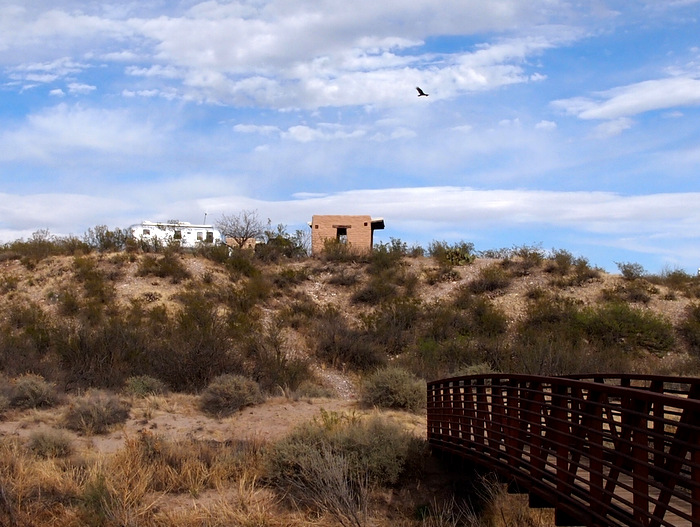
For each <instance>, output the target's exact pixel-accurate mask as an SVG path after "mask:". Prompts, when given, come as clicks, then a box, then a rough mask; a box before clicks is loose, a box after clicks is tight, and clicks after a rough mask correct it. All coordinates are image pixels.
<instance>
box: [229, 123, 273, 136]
mask: <svg viewBox="0 0 700 527" xmlns="http://www.w3.org/2000/svg"><path fill="white" fill-rule="evenodd" d="M233 129H234V131H236V132H240V133H243V134H262V135H270V134H278V133H280V132H281V130H280V129H279V128H278V127H277V126H269V125H268V126H266V125H256V124H237V125H235V126H234V127H233Z"/></svg>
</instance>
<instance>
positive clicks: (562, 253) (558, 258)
mask: <svg viewBox="0 0 700 527" xmlns="http://www.w3.org/2000/svg"><path fill="white" fill-rule="evenodd" d="M549 260H550V261H549V262H548V264H547V265H546V267H545V271H546V272H548V273H553V274H557V275H559V276H565V275H567V274H569V271H571V268H572V267H573V265H574V255H573V254H571V253H570V252H569V251H567V250H565V249H556V250H553V251H552V254H551V256H550V258H549Z"/></svg>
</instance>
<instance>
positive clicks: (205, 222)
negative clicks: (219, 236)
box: [204, 212, 207, 225]
mask: <svg viewBox="0 0 700 527" xmlns="http://www.w3.org/2000/svg"><path fill="white" fill-rule="evenodd" d="M206 224H207V213H206V212H205V213H204V225H206Z"/></svg>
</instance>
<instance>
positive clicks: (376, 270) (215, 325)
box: [0, 247, 700, 526]
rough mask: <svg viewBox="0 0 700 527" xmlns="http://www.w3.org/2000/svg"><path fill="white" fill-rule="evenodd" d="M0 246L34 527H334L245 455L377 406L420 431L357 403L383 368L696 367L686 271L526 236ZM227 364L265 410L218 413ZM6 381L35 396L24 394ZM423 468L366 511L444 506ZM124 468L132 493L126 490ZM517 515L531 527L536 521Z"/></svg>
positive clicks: (417, 421) (13, 394)
mask: <svg viewBox="0 0 700 527" xmlns="http://www.w3.org/2000/svg"><path fill="white" fill-rule="evenodd" d="M399 249H400V247H399ZM1 256H3V258H0V361H1V362H0V366H1V367H2V371H3V372H4V377H3V378H2V383H0V403H1V404H2V406H3V408H4V416H3V420H2V422H0V437H2V442H0V490H2V491H3V492H2V494H3V496H6V498H3V499H5V505H2V504H0V505H2V506H0V517H4V518H5V519H7V518H24V520H22V521H28V520H26V518H29V517H31V516H32V514H36V513H37V510H39V509H40V510H42V511H43V512H42V513H43V514H44V516H43V518H44V520H45V521H50V522H52V523H53V524H55V525H78V524H85V523H88V524H95V525H98V524H99V525H122V524H125V523H129V522H128V521H127V520H129V518H131V520H133V519H134V518H133V517H132V515H136V516H135V517H138V518H141V520H139V521H141V523H140V524H143V525H146V524H147V525H183V526H184V525H200V524H203V523H202V522H205V521H211V522H213V523H212V524H222V523H221V522H223V524H226V522H229V523H231V522H234V523H238V524H245V525H310V524H314V525H317V524H318V521H322V523H323V522H327V521H330V522H331V523H332V522H333V521H335V520H331V519H329V518H330V517H329V516H328V515H327V514H322V515H321V516H320V518H321V520H319V517H316V516H314V515H313V514H311V513H310V512H309V511H308V510H306V509H298V508H295V507H291V508H290V507H289V506H288V505H287V504H286V503H287V502H286V501H285V500H282V499H281V498H280V497H279V494H278V493H275V492H273V489H274V485H272V486H271V482H270V481H266V480H265V478H269V477H270V476H269V475H268V476H264V475H265V474H266V473H267V472H266V471H269V468H265V467H266V466H267V465H266V463H267V462H264V461H263V459H264V457H265V456H264V455H263V454H262V453H261V452H262V451H263V450H265V449H266V448H269V447H270V445H275V444H278V443H279V442H280V441H281V442H282V443H284V441H285V438H286V437H288V435H289V434H290V433H292V434H293V433H294V432H292V431H293V430H296V428H295V427H297V426H298V425H299V424H301V423H305V422H307V423H308V422H316V423H321V424H320V426H321V430H325V432H315V433H332V434H338V433H341V432H338V430H343V429H344V428H343V427H348V426H349V427H350V429H352V427H354V426H359V423H362V422H368V421H366V420H367V419H370V420H371V419H373V418H375V417H377V416H381V418H382V419H384V420H387V422H391V423H398V425H399V427H400V429H401V430H403V431H404V432H405V433H408V434H409V435H410V436H411V437H414V438H423V437H424V434H425V415H424V412H421V411H418V412H411V411H404V410H401V409H394V410H378V409H374V408H371V407H369V406H368V405H366V404H362V402H363V399H362V397H363V393H362V383H363V381H365V380H367V379H368V378H369V376H370V375H371V374H372V372H374V371H377V370H381V369H382V368H384V367H386V366H387V365H391V366H395V367H398V368H400V369H401V370H402V371H406V372H408V373H409V374H411V375H413V376H416V377H419V378H423V379H427V378H434V377H440V376H446V375H453V374H462V373H469V372H482V371H499V370H501V371H524V372H528V373H538V374H565V373H580V372H591V371H594V370H595V371H630V372H631V371H636V372H646V373H667V374H672V373H677V374H683V375H692V374H696V373H697V372H698V371H700V366H699V361H698V353H697V346H698V342H699V341H700V339H698V329H697V328H698V327H700V322H699V320H698V319H700V313H699V311H700V309H699V308H698V307H697V306H698V293H699V292H700V283H699V282H698V279H697V277H690V276H687V275H685V274H683V273H669V274H667V275H665V276H646V275H641V274H639V273H637V274H635V272H634V271H636V268H634V266H629V267H626V268H624V269H623V270H624V271H625V273H624V274H625V276H623V275H611V274H607V273H604V272H602V271H600V270H598V269H593V268H591V267H589V266H588V264H587V262H586V261H585V260H583V259H575V258H573V257H571V255H569V254H567V253H566V252H564V251H561V252H558V253H555V254H554V255H551V256H544V255H542V254H540V253H538V252H537V251H533V250H531V249H528V248H521V249H518V250H514V251H513V252H511V253H509V254H506V255H499V256H500V257H498V258H483V257H482V258H469V259H468V260H471V261H468V262H467V261H464V262H461V263H463V264H464V265H453V264H452V263H451V261H450V260H449V259H446V258H445V255H444V254H443V255H440V254H438V255H436V256H435V257H426V256H422V255H420V256H409V255H408V254H407V252H406V251H405V250H397V247H381V248H380V250H378V251H377V252H376V253H375V254H374V255H372V256H370V257H365V258H359V259H358V258H354V257H352V255H349V254H346V253H342V252H339V253H336V254H330V255H329V256H328V257H326V258H322V259H314V258H300V259H299V258H297V259H288V258H285V257H283V256H279V255H277V256H275V257H270V255H269V254H268V255H267V256H266V257H265V258H261V257H260V256H255V255H253V254H252V253H245V252H240V253H238V252H237V253H234V254H233V255H232V256H228V255H227V254H226V253H222V252H217V251H198V252H194V253H192V252H180V251H173V250H168V251H165V252H161V253H147V252H146V253H144V252H138V251H131V252H129V251H118V252H104V253H99V252H97V251H91V252H88V253H84V252H78V253H76V254H44V255H42V257H36V256H35V255H32V256H31V257H30V256H28V255H22V254H18V253H16V252H10V251H6V252H5V253H2V255H1ZM492 256H493V255H492ZM223 373H232V374H241V375H243V376H244V377H245V378H246V379H249V380H251V381H254V382H255V384H256V386H259V388H260V390H261V393H262V395H263V399H264V401H263V399H261V400H260V401H263V402H260V401H256V402H255V403H250V404H249V403H245V404H243V405H242V406H241V407H240V409H238V410H237V411H233V412H230V413H226V414H216V415H212V413H211V412H210V411H207V408H206V406H205V404H204V403H203V401H204V396H205V395H206V394H207V393H208V390H209V389H210V382H211V381H212V380H214V379H216V378H217V376H218V375H220V374H223ZM27 374H32V375H27ZM35 375H40V376H41V377H36V376H35ZM144 375H145V376H146V377H143V379H146V380H138V379H142V377H141V376H144ZM42 378H43V380H42ZM134 379H137V380H138V382H136V383H135V382H134ZM44 380H45V381H47V382H48V384H43V383H44ZM156 381H157V382H158V383H160V384H148V383H156ZM139 382H141V383H146V384H145V385H140V384H138V383H139ZM27 386H29V388H28V389H27V388H26V387H27ZM134 386H136V388H134ZM144 386H147V388H146V389H144ZM153 386H162V388H163V390H162V391H161V390H160V388H159V389H158V390H156V389H153V391H152V392H151V391H150V390H151V388H149V387H153ZM20 387H25V389H26V390H27V391H28V393H29V394H30V395H26V393H25V394H24V399H22V398H20V399H18V398H17V393H18V391H20ZM50 387H51V388H50ZM256 389H257V388H256ZM98 390H101V391H98ZM3 394H4V395H3ZM17 401H19V402H17ZM88 404H91V405H93V406H91V407H90V412H92V414H95V413H99V411H105V412H106V414H107V415H108V416H110V417H111V416H113V415H115V414H118V413H119V412H120V411H123V412H125V413H123V415H122V416H121V418H119V419H115V420H114V421H110V422H106V423H105V424H106V426H105V427H104V428H103V429H100V430H98V429H97V424H92V425H90V426H85V422H84V421H85V420H86V419H88V418H87V417H85V416H83V417H80V418H79V420H78V421H79V422H78V423H77V425H75V426H73V427H71V425H70V424H66V423H67V416H68V415H70V413H71V411H74V410H76V409H80V408H81V407H82V406H84V405H88ZM122 409H123V410H122ZM92 414H91V417H90V418H92ZM100 424H101V423H100ZM362 426H365V425H362ZM382 426H385V425H382ZM304 433H310V432H309V431H307V432H304ZM394 433H398V432H391V433H390V434H389V436H391V435H392V434H394ZM380 435H382V434H380ZM333 437H335V435H334V436H333ZM401 443H402V444H407V443H406V440H405V439H403V440H402V441H401ZM47 444H50V445H53V446H54V447H55V445H56V444H63V445H64V446H66V445H67V446H66V449H67V450H66V453H64V454H51V455H47V454H46V453H45V449H46V448H48V447H47V446H46V445H47ZM37 445H43V446H37ZM236 445H238V446H236ZM241 445H245V447H244V448H245V456H249V457H246V458H245V459H248V461H245V462H243V464H242V465H241V461H240V459H239V460H238V461H236V462H233V461H232V459H231V458H230V456H232V455H234V454H235V456H241V455H243V454H241V453H237V452H238V450H236V449H240V448H243V447H241ZM144 449H145V450H144ZM231 449H233V450H231ZM273 450H274V447H273ZM32 452H34V454H32ZM38 452H41V453H42V454H41V455H39V456H38V457H37V453H38ZM193 453H194V454H193ZM146 454H148V455H147V456H146V457H145V458H143V459H142V456H144V455H146ZM166 454H167V459H168V460H169V461H168V463H171V464H172V463H175V465H172V466H177V467H179V468H178V472H182V471H183V470H184V469H183V466H185V465H187V464H188V463H189V464H191V465H192V467H195V466H197V467H200V465H201V464H202V463H204V462H205V460H209V461H207V463H209V464H208V465H206V467H205V468H201V467H200V469H198V470H201V471H202V472H201V473H199V472H198V473H194V472H193V473H191V474H190V475H189V476H188V477H190V478H191V479H189V480H188V482H182V481H180V480H179V479H178V480H177V482H171V483H169V484H167V485H165V484H163V485H161V486H158V485H156V484H155V483H154V481H155V480H154V478H159V477H165V476H163V475H162V474H163V473H161V472H157V473H156V472H154V473H151V472H150V471H151V470H156V469H152V468H148V469H147V468H146V467H150V466H151V465H152V464H153V460H154V459H156V458H157V459H160V458H159V457H158V456H166ZM224 454H225V457H224V458H220V457H219V456H221V455H224ZM192 455H194V456H195V459H191V458H189V457H187V456H192ZM26 456H29V457H26ZM123 456H132V457H134V456H135V457H134V459H141V460H142V462H143V463H146V464H145V465H143V466H142V465H138V464H137V465H134V467H132V469H133V471H135V472H133V471H132V472H128V471H127V472H128V473H127V472H125V473H124V475H120V476H119V477H123V478H127V479H124V480H120V479H118V478H117V480H114V481H113V480H112V479H109V478H111V475H110V476H108V484H107V487H105V489H102V490H101V491H100V492H106V493H107V494H105V496H107V495H108V496H110V497H109V498H107V497H103V498H100V500H102V501H99V503H98V504H97V505H95V504H93V505H89V504H90V503H91V502H90V499H89V498H87V497H86V496H89V495H90V492H97V489H96V488H94V485H95V481H99V478H101V477H104V474H105V472H102V470H103V469H102V468H100V467H105V466H112V465H110V464H111V463H122V464H123V463H124V459H123ZM149 456H150V457H149ZM153 456H156V458H153ZM421 456H422V454H421ZM419 458H420V456H419ZM18 459H19V460H22V461H21V462H20V465H21V466H22V467H23V468H22V470H21V471H20V470H19V466H20V465H18V461H17V460H18ZM421 459H422V458H421ZM173 460H175V461H173ZM177 460H179V461H177ZM183 463H185V465H183ZM231 463H233V464H231ZM127 466H131V465H129V464H128V463H127V464H126V465H124V467H127ZM158 466H160V465H158ZM187 466H190V465H187ZM246 466H247V467H248V468H247V469H243V468H242V467H246ZM66 467H71V468H69V469H68V471H67V472H66V470H65V469H66ZM77 467H83V468H82V469H78V468H77ZM124 467H122V466H119V468H118V469H114V470H115V474H122V472H121V471H122V470H127V469H126V468H124ZM215 467H217V468H215ZM224 469H225V470H227V471H229V472H226V474H227V475H225V476H222V475H221V474H220V471H221V470H224ZM81 470H82V471H83V475H82V476H79V473H80V471H81ZM158 470H160V469H158ZM162 470H166V472H167V471H168V470H172V467H171V468H168V467H167V466H165V467H164V468H162ZM192 470H194V468H193V469H192ZM422 470H424V471H427V472H423V475H422V476H421V477H420V479H419V481H422V483H416V480H414V479H411V478H410V477H409V478H408V479H406V480H401V481H400V482H394V483H392V484H390V485H388V486H380V487H379V488H380V489H383V490H375V492H374V493H373V494H372V499H371V504H372V505H371V510H372V512H371V517H372V518H373V520H372V523H373V524H376V525H406V526H409V525H421V526H426V525H431V524H429V523H426V520H422V521H420V522H416V520H414V519H411V518H412V515H411V513H410V511H411V510H412V509H413V508H415V507H418V506H422V505H421V504H425V503H430V501H431V499H435V498H436V497H437V496H440V497H443V496H444V497H445V499H447V496H448V495H449V492H451V491H450V490H449V489H450V488H451V485H452V483H450V481H449V480H448V479H445V478H444V475H443V474H442V472H441V469H438V468H436V467H432V468H431V467H424V468H423V469H422ZM144 471H147V472H148V477H146V475H144V474H146V472H144ZM167 473H169V474H171V475H170V476H168V477H170V478H173V477H174V475H173V474H172V473H170V472H167ZM21 474H24V476H21ZM31 474H34V475H33V476H31ZM67 474H68V475H67ZM197 474H199V475H197ZM216 474H219V475H218V476H217V475H216ZM115 477H117V476H115ZM405 477H408V476H405ZM22 478H24V479H22ZM66 478H67V479H66ZM95 478H97V479H95ZM130 478H131V479H130ZM133 478H136V479H133ZM144 478H145V479H144ZM192 478H194V479H192ZM257 478H261V482H263V481H264V482H263V483H262V484H258V483H256V480H257ZM120 481H121V483H120ZM127 481H130V482H131V483H127ZM134 481H139V482H142V484H143V488H142V489H141V490H140V491H138V492H136V491H135V490H134V491H133V492H134V493H135V494H134V495H129V494H128V493H126V492H127V490H128V489H129V488H132V487H133V485H134ZM91 482H92V483H91ZM91 485H93V486H91ZM382 485H385V484H382ZM490 488H491V491H490V492H496V491H495V490H494V488H495V487H490ZM47 489H48V490H47ZM91 489H92V490H91ZM109 489H111V490H109ZM120 492H121V493H122V494H120ZM124 493H126V494H124ZM47 496H48V498H47ZM51 496H54V497H53V498H51ZM511 499H512V498H503V497H502V500H505V501H501V502H499V503H501V504H502V503H509V504H508V505H507V508H508V509H509V510H510V513H512V514H514V515H515V516H512V518H517V517H519V516H518V515H523V514H526V513H525V512H523V509H522V506H521V505H517V506H515V505H513V503H512V502H510V501H508V500H511ZM47 500H48V501H47ZM86 500H87V501H86ZM104 500H107V501H104ZM110 500H112V501H110ZM129 500H131V501H129ZM149 500H150V501H149ZM108 505H109V506H108ZM117 505H118V506H117ZM433 505H434V507H435V508H439V507H438V504H437V502H435V503H434V504H433ZM501 506H502V507H504V505H501ZM86 507H87V508H86ZM91 507H92V508H91ZM312 509H313V507H312ZM511 509H512V510H511ZM310 510H311V509H310ZM450 510H451V512H450V514H456V512H455V511H454V510H452V509H450ZM22 511H24V513H25V514H24V515H23V514H22ZM501 512H502V510H501V511H500V512H499V516H500V515H501ZM3 514H5V516H2V515H3ZM314 514H318V511H317V512H316V513H314ZM436 514H437V513H436ZM494 514H495V513H494ZM527 514H528V515H530V516H528V518H529V519H528V520H527V521H528V522H529V524H530V525H542V526H544V525H548V524H549V522H550V521H551V518H549V517H548V516H547V514H546V513H539V512H538V513H534V512H533V513H530V512H527ZM533 514H534V515H536V517H535V516H532V515H533ZM331 516H333V515H332V514H331ZM335 518H336V519H337V516H335ZM131 520H130V521H131ZM474 521H475V522H476V520H474ZM494 521H495V520H494ZM498 521H501V520H498ZM504 521H505V520H504ZM511 521H514V522H516V520H515V519H512V520H511ZM523 521H524V520H523ZM216 522H219V523H216ZM16 524H18V525H19V524H23V523H22V522H20V521H19V520H18V521H17V522H16ZM26 524H29V523H26ZM496 524H497V523H496ZM514 524H516V523H514ZM434 525H438V523H434ZM469 525H480V524H479V523H469Z"/></svg>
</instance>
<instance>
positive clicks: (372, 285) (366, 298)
mask: <svg viewBox="0 0 700 527" xmlns="http://www.w3.org/2000/svg"><path fill="white" fill-rule="evenodd" d="M398 294H399V290H398V288H397V287H396V285H395V284H393V283H392V281H391V280H390V279H387V277H385V276H373V277H372V278H371V279H370V281H369V282H368V283H367V285H366V286H365V287H363V288H361V289H360V290H358V291H357V292H356V293H355V294H354V295H353V296H352V301H353V303H355V304H369V305H377V304H379V303H381V302H384V301H386V300H389V299H392V298H396V297H397V296H398Z"/></svg>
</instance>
